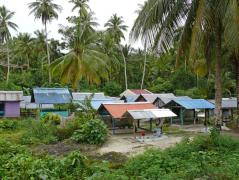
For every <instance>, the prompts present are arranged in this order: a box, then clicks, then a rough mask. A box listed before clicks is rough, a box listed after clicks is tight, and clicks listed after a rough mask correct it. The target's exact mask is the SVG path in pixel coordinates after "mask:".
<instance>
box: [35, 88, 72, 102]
mask: <svg viewBox="0 0 239 180" xmlns="http://www.w3.org/2000/svg"><path fill="white" fill-rule="evenodd" d="M33 94H34V99H35V103H37V104H66V103H70V102H71V100H72V97H71V94H70V92H69V90H68V89H67V88H34V89H33Z"/></svg>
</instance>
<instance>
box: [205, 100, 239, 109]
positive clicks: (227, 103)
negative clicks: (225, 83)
mask: <svg viewBox="0 0 239 180" xmlns="http://www.w3.org/2000/svg"><path fill="white" fill-rule="evenodd" d="M210 102H211V103H213V104H215V100H210ZM236 108H237V99H236V98H233V97H232V98H222V109H236Z"/></svg>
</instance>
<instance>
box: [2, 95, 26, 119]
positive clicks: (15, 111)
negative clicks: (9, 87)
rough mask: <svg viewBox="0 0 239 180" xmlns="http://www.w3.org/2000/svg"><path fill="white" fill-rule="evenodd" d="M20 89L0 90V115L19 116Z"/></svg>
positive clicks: (21, 96) (7, 116)
mask: <svg viewBox="0 0 239 180" xmlns="http://www.w3.org/2000/svg"><path fill="white" fill-rule="evenodd" d="M22 98H23V92H22V91H0V117H6V118H15V117H20V102H21V101H22Z"/></svg>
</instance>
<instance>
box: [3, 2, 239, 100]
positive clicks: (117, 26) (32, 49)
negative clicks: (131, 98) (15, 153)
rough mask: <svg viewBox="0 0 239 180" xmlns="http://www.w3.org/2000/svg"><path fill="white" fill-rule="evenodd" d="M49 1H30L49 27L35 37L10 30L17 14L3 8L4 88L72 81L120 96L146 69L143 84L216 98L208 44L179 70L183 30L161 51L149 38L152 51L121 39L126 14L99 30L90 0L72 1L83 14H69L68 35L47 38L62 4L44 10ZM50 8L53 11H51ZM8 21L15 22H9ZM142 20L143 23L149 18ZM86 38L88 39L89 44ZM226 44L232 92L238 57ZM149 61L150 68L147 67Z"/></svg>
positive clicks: (226, 76) (226, 82)
mask: <svg viewBox="0 0 239 180" xmlns="http://www.w3.org/2000/svg"><path fill="white" fill-rule="evenodd" d="M43 2H44V1H39V2H38V3H34V2H33V3H31V4H30V5H29V8H30V9H29V12H31V14H32V15H34V16H35V17H36V18H37V19H38V18H41V20H42V23H43V25H44V27H45V29H44V31H41V30H39V31H36V32H35V34H34V36H32V35H30V34H27V33H24V32H20V33H19V34H18V35H17V36H16V37H13V38H12V37H11V34H10V31H9V30H10V29H14V30H17V25H16V24H14V23H13V22H12V21H11V19H12V17H13V16H14V15H15V14H14V12H10V11H9V10H8V9H7V8H5V7H4V6H3V7H2V8H1V11H0V12H1V13H0V14H1V15H0V17H1V18H0V20H1V26H2V28H1V32H2V33H1V50H0V60H1V69H0V73H1V78H2V79H1V83H0V87H1V89H12V90H20V89H23V90H24V92H25V93H26V94H29V93H30V92H31V90H30V89H31V88H32V87H35V86H54V87H57V86H65V85H68V86H70V87H72V88H74V89H78V90H82V91H83V90H84V91H86V90H91V91H105V92H106V93H107V94H109V95H119V92H121V91H122V90H123V89H124V88H125V87H126V86H127V87H129V88H140V86H141V80H142V77H143V73H145V76H144V82H145V83H143V84H144V85H143V87H144V88H148V89H150V90H152V91H154V92H174V93H176V94H178V95H190V96H192V97H196V98H197V97H202V98H214V92H215V87H214V84H215V71H214V68H213V63H214V62H213V59H214V58H215V56H214V52H211V53H210V54H211V56H210V60H212V61H211V62H210V63H211V65H210V67H208V65H207V63H206V61H205V57H204V56H205V55H204V51H203V50H202V51H201V49H203V48H201V49H200V48H198V51H197V54H198V55H197V58H196V59H195V62H193V63H192V62H191V60H190V61H189V60H188V59H187V58H186V59H185V58H181V60H180V61H179V62H180V67H179V68H177V69H175V59H176V57H177V51H178V47H181V45H180V46H179V43H180V42H181V38H180V32H181V31H183V30H182V29H179V30H178V33H176V36H173V40H172V41H171V43H170V44H172V45H171V46H167V47H168V48H167V49H169V50H168V51H165V52H164V53H162V51H159V53H157V51H156V52H155V49H154V48H153V47H151V46H150V44H148V43H147V48H146V51H145V50H140V49H139V50H137V49H133V48H132V47H131V46H130V45H124V46H123V45H121V44H120V43H121V40H122V39H123V38H124V33H125V32H126V31H127V26H126V25H125V24H124V21H123V19H122V18H121V17H120V16H117V15H112V17H110V19H109V21H108V22H106V24H105V28H106V29H105V30H104V31H98V30H97V28H96V25H97V22H95V18H94V17H93V13H92V12H91V10H90V7H89V6H88V4H87V1H80V0H79V1H71V3H73V5H74V9H73V11H77V12H78V15H77V16H74V17H68V18H67V19H68V21H69V23H70V24H71V25H70V26H69V27H64V26H61V28H60V29H59V33H60V34H61V35H62V37H63V39H64V40H63V41H59V40H56V39H47V38H48V37H47V24H48V23H49V22H50V21H53V20H54V19H56V18H57V17H58V15H57V14H58V13H59V12H60V11H61V9H62V7H60V6H59V5H56V4H54V3H53V1H50V0H47V1H46V2H47V4H48V6H49V8H45V9H44V8H41V5H42V4H41V3H43ZM155 2H156V1H155ZM150 3H153V2H149V4H150ZM195 3H196V2H195ZM215 4H216V1H215ZM159 6H160V4H159ZM175 6H176V5H175ZM185 6H190V5H186V4H185ZM195 6H196V5H195ZM9 8H10V7H9ZM143 10H144V9H142V11H143ZM186 10H187V9H186ZM186 10H185V11H186ZM50 13H53V15H50V16H49V15H47V14H50ZM142 13H143V12H142ZM185 13H186V12H185ZM7 15H8V16H7ZM140 18H142V17H141V16H140V14H139V17H138V19H137V20H136V22H135V27H134V29H133V31H132V32H134V31H136V30H135V29H136V28H138V26H137V23H138V21H139V20H140ZM159 18H160V16H159ZM141 20H142V21H143V19H141ZM4 22H5V23H6V22H9V23H8V24H3V23H4ZM139 22H140V21H139ZM152 23H153V22H152ZM141 25H142V26H143V23H142V24H141ZM145 28H147V27H145ZM165 28H166V27H165ZM155 33H157V32H155ZM132 36H133V35H132ZM168 36H169V37H171V36H170V35H168ZM133 37H134V36H133ZM46 39H47V43H46ZM156 41H157V40H155V43H156ZM165 41H167V38H166V37H165ZM165 41H163V42H165ZM85 42H86V43H87V44H84V43H85ZM222 43H223V49H222V52H223V53H222V54H221V57H222V61H221V66H222V67H224V68H223V70H222V74H223V76H222V82H223V83H222V91H223V95H224V96H232V95H234V94H236V80H235V78H234V77H235V71H236V69H235V64H234V63H232V62H233V57H234V56H232V53H231V51H230V49H229V47H228V46H227V44H226V43H227V42H224V41H223V42H222ZM46 44H47V46H46ZM162 46H163V44H162ZM230 47H231V46H230ZM209 49H210V48H209ZM65 52H68V53H65ZM194 52H195V51H194ZM145 54H146V55H145ZM195 56H196V55H195ZM185 57H186V56H185ZM207 58H209V57H206V59H207ZM145 60H146V71H144V63H145ZM50 63H53V64H52V65H51V66H52V68H50V69H52V70H50V69H49V65H50ZM48 72H52V73H53V74H52V73H50V74H48ZM72 74H74V75H72ZM52 75H55V76H53V77H52ZM74 78H75V79H74ZM47 79H49V81H47Z"/></svg>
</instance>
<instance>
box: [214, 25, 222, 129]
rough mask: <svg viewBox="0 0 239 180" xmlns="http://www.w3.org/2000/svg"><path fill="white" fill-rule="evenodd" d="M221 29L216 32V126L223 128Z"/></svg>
mask: <svg viewBox="0 0 239 180" xmlns="http://www.w3.org/2000/svg"><path fill="white" fill-rule="evenodd" d="M221 57H222V55H221V28H220V26H219V28H218V30H217V32H216V65H215V68H216V69H215V71H216V73H215V106H216V107H215V124H216V126H218V127H221V126H222V73H221V61H222V59H221Z"/></svg>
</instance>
